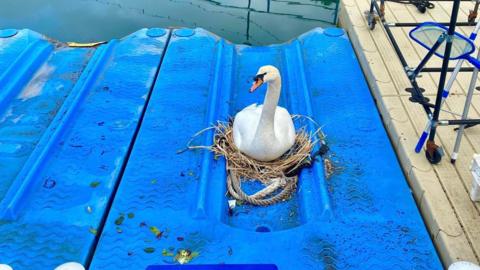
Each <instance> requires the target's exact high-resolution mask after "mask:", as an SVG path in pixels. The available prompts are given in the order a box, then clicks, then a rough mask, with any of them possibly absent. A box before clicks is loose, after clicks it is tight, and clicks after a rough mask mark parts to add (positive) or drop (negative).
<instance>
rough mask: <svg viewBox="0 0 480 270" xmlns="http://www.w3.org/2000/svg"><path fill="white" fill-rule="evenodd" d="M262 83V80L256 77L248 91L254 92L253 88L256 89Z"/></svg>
mask: <svg viewBox="0 0 480 270" xmlns="http://www.w3.org/2000/svg"><path fill="white" fill-rule="evenodd" d="M262 84H263V80H262V79H260V78H259V79H256V80H255V81H254V82H253V84H252V87H251V88H250V93H253V92H255V90H257V88H259V87H260V86H261V85H262Z"/></svg>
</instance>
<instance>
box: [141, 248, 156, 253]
mask: <svg viewBox="0 0 480 270" xmlns="http://www.w3.org/2000/svg"><path fill="white" fill-rule="evenodd" d="M143 251H145V253H153V252H155V248H153V247H146V248H144V249H143Z"/></svg>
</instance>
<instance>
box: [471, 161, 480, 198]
mask: <svg viewBox="0 0 480 270" xmlns="http://www.w3.org/2000/svg"><path fill="white" fill-rule="evenodd" d="M471 171H472V176H473V179H472V188H471V189H470V198H471V199H472V201H474V202H478V201H480V155H473V160H472V166H471Z"/></svg>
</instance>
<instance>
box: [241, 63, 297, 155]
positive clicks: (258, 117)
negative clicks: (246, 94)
mask: <svg viewBox="0 0 480 270" xmlns="http://www.w3.org/2000/svg"><path fill="white" fill-rule="evenodd" d="M264 83H266V84H267V85H268V87H267V93H266V95H265V100H264V102H263V105H257V104H256V103H255V104H252V105H250V106H248V107H246V108H244V109H243V110H241V111H240V112H238V113H237V114H236V115H235V118H234V120H233V142H234V144H235V146H236V147H237V149H238V150H240V152H242V153H244V154H246V155H247V156H249V157H251V158H254V159H256V160H259V161H272V160H275V159H277V158H279V157H281V156H282V155H283V154H284V153H285V152H287V151H288V150H289V149H290V148H291V147H292V146H293V144H294V143H295V127H294V125H293V121H292V117H291V116H290V113H288V111H287V110H286V109H285V108H282V107H280V106H277V104H278V99H279V98H280V90H281V86H282V81H281V77H280V72H279V71H278V69H277V68H276V67H274V66H270V65H267V66H263V67H261V68H260V69H259V70H258V72H257V75H256V76H255V78H254V82H253V85H252V87H251V88H250V93H252V92H254V91H255V90H256V89H258V88H259V87H260V86H261V85H262V84H264Z"/></svg>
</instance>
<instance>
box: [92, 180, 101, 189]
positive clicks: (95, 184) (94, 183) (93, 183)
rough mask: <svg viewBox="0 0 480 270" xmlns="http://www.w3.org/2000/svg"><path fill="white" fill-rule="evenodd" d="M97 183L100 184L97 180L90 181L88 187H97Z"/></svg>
mask: <svg viewBox="0 0 480 270" xmlns="http://www.w3.org/2000/svg"><path fill="white" fill-rule="evenodd" d="M99 185H100V182H98V181H94V182H91V183H90V187H92V188H96V187H98V186H99Z"/></svg>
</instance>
